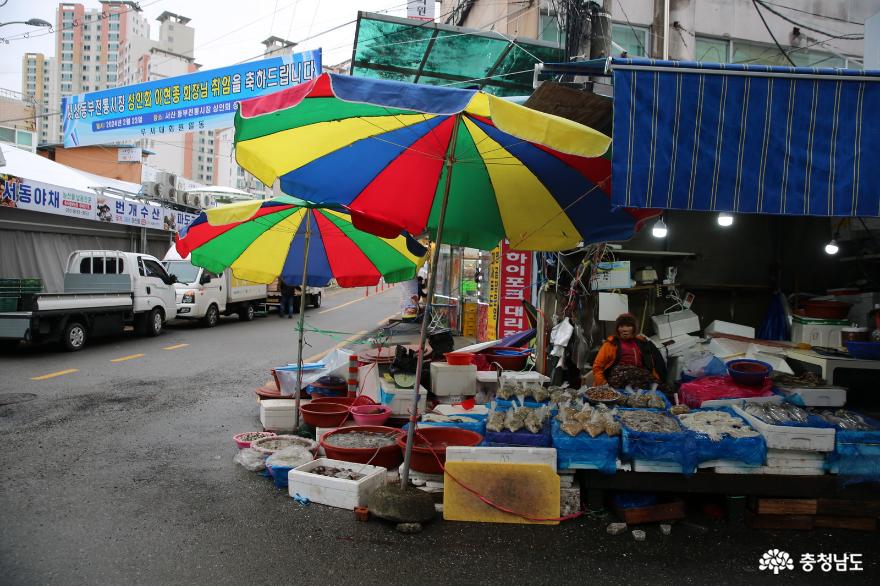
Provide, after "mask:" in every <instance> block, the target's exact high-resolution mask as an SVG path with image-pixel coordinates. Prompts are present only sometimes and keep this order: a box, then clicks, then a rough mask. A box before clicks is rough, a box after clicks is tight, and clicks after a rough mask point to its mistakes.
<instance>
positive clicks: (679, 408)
mask: <svg viewBox="0 0 880 586" xmlns="http://www.w3.org/2000/svg"><path fill="white" fill-rule="evenodd" d="M690 410H691V408H690V407H688V406H687V405H673V406H672V407H670V408H669V412H670V413H672V414H673V415H681V414H682V413H690Z"/></svg>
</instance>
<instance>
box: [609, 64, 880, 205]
mask: <svg viewBox="0 0 880 586" xmlns="http://www.w3.org/2000/svg"><path fill="white" fill-rule="evenodd" d="M611 71H612V75H613V79H614V141H613V149H614V151H613V166H612V170H613V171H612V172H613V181H612V185H613V187H612V190H613V191H612V202H613V203H615V204H616V205H620V206H625V207H637V208H666V209H677V210H696V211H726V212H740V213H764V214H786V215H811V216H880V71H866V72H863V71H854V70H847V69H815V68H812V69H808V68H795V67H770V66H765V65H730V64H721V63H696V62H685V61H654V60H648V59H612V60H611Z"/></svg>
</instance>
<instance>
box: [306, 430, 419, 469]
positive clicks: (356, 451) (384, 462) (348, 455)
mask: <svg viewBox="0 0 880 586" xmlns="http://www.w3.org/2000/svg"><path fill="white" fill-rule="evenodd" d="M355 431H372V432H376V433H384V434H389V435H399V434H400V430H399V429H396V428H394V427H384V426H381V425H354V426H352V427H343V428H340V429H334V430H332V431H328V432H327V433H325V434H324V435H323V436H321V446H322V447H323V448H324V452H325V453H326V454H327V457H328V458H330V459H331V460H342V461H343V462H355V463H358V464H367V463H369V464H370V465H371V466H383V467H385V468H387V469H388V470H396V469H397V468H398V466H400V465H401V464H402V463H403V454H402V453H401V451H400V448H399V447H398V446H397V444H390V445H387V446H384V447H381V448H379V449H378V450H377V449H375V448H342V447H338V446H332V445H330V444H328V443H327V439H328V438H332V437H333V436H335V435H341V434H346V433H352V432H355ZM331 441H332V440H331Z"/></svg>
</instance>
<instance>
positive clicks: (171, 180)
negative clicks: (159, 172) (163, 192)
mask: <svg viewBox="0 0 880 586" xmlns="http://www.w3.org/2000/svg"><path fill="white" fill-rule="evenodd" d="M165 183H166V185H168V187H177V175H175V174H174V173H166V174H165Z"/></svg>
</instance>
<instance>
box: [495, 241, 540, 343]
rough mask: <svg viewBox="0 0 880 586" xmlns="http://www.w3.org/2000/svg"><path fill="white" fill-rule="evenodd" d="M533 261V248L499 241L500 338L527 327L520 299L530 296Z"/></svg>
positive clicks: (526, 298) (526, 319)
mask: <svg viewBox="0 0 880 586" xmlns="http://www.w3.org/2000/svg"><path fill="white" fill-rule="evenodd" d="M532 262H533V253H532V252H525V251H521V250H512V249H511V248H510V244H508V243H507V241H504V242H502V243H501V271H500V272H501V275H500V276H501V282H500V287H499V312H498V337H499V338H503V337H505V336H509V335H510V334H515V333H517V332H521V331H523V330H527V329H529V320H528V318H527V317H526V311H525V308H524V307H523V304H522V302H523V301H524V300H525V301H529V302H530V301H531V300H532V299H531V298H532Z"/></svg>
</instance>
